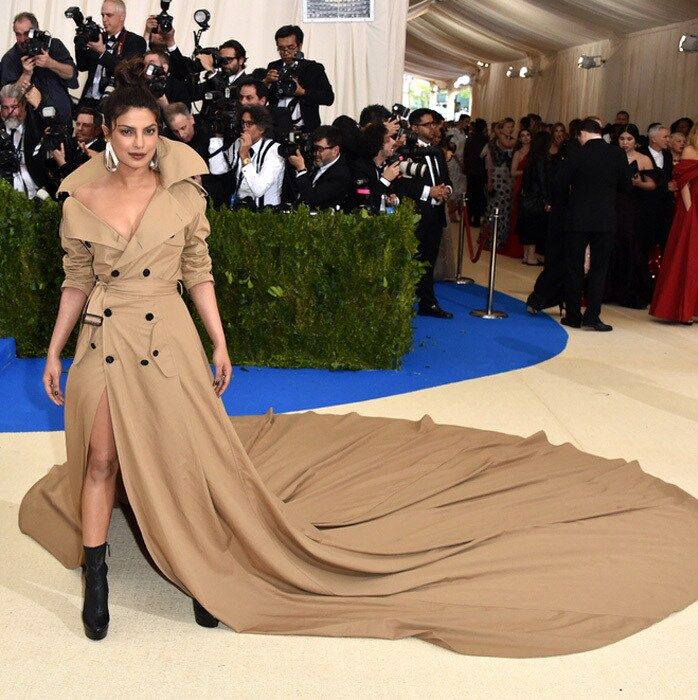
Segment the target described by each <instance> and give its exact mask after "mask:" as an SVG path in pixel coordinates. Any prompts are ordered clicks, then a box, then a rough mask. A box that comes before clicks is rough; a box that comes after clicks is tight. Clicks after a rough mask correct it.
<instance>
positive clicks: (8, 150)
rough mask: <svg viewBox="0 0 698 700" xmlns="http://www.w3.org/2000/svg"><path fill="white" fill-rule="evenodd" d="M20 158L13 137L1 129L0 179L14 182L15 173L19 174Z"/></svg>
mask: <svg viewBox="0 0 698 700" xmlns="http://www.w3.org/2000/svg"><path fill="white" fill-rule="evenodd" d="M19 166H20V156H19V153H18V152H17V149H16V148H15V145H14V143H13V142H12V136H10V134H8V133H7V131H5V129H0V177H3V178H5V179H9V180H10V181H11V180H12V176H13V175H14V173H16V172H19Z"/></svg>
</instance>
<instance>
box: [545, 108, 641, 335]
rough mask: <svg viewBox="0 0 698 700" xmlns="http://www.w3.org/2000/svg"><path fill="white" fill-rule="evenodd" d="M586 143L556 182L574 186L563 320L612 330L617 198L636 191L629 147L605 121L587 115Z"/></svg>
mask: <svg viewBox="0 0 698 700" xmlns="http://www.w3.org/2000/svg"><path fill="white" fill-rule="evenodd" d="M579 131H580V134H579V141H580V143H581V144H582V147H581V148H579V149H575V150H574V151H572V152H571V153H570V154H569V157H568V158H566V159H565V160H564V161H563V162H562V163H561V165H560V170H559V174H558V178H557V180H556V181H555V183H554V184H553V188H554V189H559V190H560V193H561V194H564V193H566V192H569V222H570V223H569V231H568V236H567V272H566V277H565V304H566V307H567V311H566V316H565V317H564V318H563V319H561V323H563V324H564V325H565V326H570V327H572V328H585V329H587V330H593V331H612V330H613V327H612V326H609V325H608V324H606V323H604V322H603V321H602V320H601V318H600V313H601V301H602V299H603V293H604V289H605V286H606V277H607V273H608V263H609V260H610V258H611V253H612V251H613V245H614V242H615V233H616V199H617V195H618V192H619V191H624V192H632V187H633V186H632V181H631V179H630V176H631V171H630V167H629V166H628V160H627V158H626V157H625V153H623V151H621V150H620V149H619V148H618V147H617V146H615V145H611V144H608V143H606V141H604V139H603V136H602V134H601V125H600V124H599V122H597V121H596V120H595V119H585V120H584V121H582V123H581V124H580V126H579ZM587 245H588V246H589V248H590V250H591V267H590V268H589V276H588V284H587V307H586V310H585V312H584V316H582V312H581V300H582V286H583V283H584V253H585V250H586V247H587Z"/></svg>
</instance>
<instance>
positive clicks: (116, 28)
mask: <svg viewBox="0 0 698 700" xmlns="http://www.w3.org/2000/svg"><path fill="white" fill-rule="evenodd" d="M101 13H102V25H103V26H104V30H105V31H104V32H103V33H102V36H101V37H100V38H99V40H98V41H90V42H88V43H87V48H85V49H80V48H77V47H76V49H75V57H76V59H77V64H78V70H79V71H87V82H86V83H85V88H84V90H83V92H82V97H81V98H80V103H79V104H80V107H98V106H99V103H100V101H101V99H102V97H104V94H105V90H106V88H107V87H108V85H109V81H110V79H111V78H112V77H113V76H114V69H115V68H116V66H117V65H118V64H119V63H120V62H121V61H123V60H124V59H126V58H130V57H131V56H134V55H136V54H139V53H145V50H146V43H145V39H144V38H143V37H142V36H138V34H134V33H133V32H129V31H127V30H126V29H124V22H125V20H126V5H125V4H124V2H123V0H106V1H105V2H104V3H102V10H101Z"/></svg>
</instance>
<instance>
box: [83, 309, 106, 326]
mask: <svg viewBox="0 0 698 700" xmlns="http://www.w3.org/2000/svg"><path fill="white" fill-rule="evenodd" d="M102 321H103V318H102V316H99V315H98V314H88V313H87V312H85V313H84V314H83V315H82V322H83V323H84V324H87V325H88V326H101V325H102Z"/></svg>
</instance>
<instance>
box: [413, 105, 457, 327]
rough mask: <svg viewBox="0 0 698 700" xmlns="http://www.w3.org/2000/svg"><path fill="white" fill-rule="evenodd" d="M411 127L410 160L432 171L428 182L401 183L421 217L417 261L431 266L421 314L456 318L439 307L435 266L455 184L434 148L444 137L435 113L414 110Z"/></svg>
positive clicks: (421, 293) (421, 290)
mask: <svg viewBox="0 0 698 700" xmlns="http://www.w3.org/2000/svg"><path fill="white" fill-rule="evenodd" d="M409 123H410V128H411V129H412V145H411V146H410V147H408V148H409V156H410V157H411V158H413V159H415V160H418V161H421V162H423V163H425V164H426V165H427V168H428V172H427V174H426V177H425V178H424V179H417V178H410V179H408V178H405V179H404V181H403V182H402V183H401V188H402V192H403V194H404V195H405V196H408V197H410V198H411V199H413V200H414V201H415V204H416V205H417V211H418V212H419V214H420V215H421V219H420V221H419V224H418V225H417V231H416V235H417V240H418V241H419V248H418V249H417V259H418V260H421V261H423V262H427V263H429V266H428V267H427V269H426V270H425V271H424V274H423V275H422V279H421V280H420V281H419V283H418V284H417V297H418V298H419V307H418V313H419V314H420V315H422V316H434V317H435V318H453V314H452V313H450V312H449V311H445V310H444V309H442V308H441V307H440V306H439V303H438V301H437V299H436V295H435V294H434V264H435V262H436V258H437V257H438V254H439V246H440V245H441V236H442V234H443V229H444V228H445V226H446V224H447V221H446V207H445V202H446V199H448V196H449V195H450V194H451V180H450V178H449V176H448V169H447V167H446V161H445V160H444V157H443V155H442V153H441V151H440V149H435V148H434V147H433V146H434V144H435V143H436V141H437V139H438V138H439V137H440V134H439V132H438V131H437V122H436V120H435V119H434V115H433V112H432V110H429V109H416V110H414V111H413V112H412V113H411V114H410V116H409Z"/></svg>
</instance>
